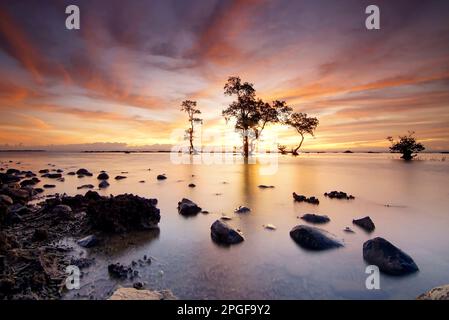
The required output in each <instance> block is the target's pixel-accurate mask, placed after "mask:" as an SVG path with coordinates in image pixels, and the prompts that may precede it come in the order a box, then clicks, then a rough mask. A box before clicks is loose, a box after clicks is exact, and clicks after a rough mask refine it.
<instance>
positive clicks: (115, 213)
mask: <svg viewBox="0 0 449 320" xmlns="http://www.w3.org/2000/svg"><path fill="white" fill-rule="evenodd" d="M88 193H89V192H88ZM88 193H86V196H85V197H88ZM95 194H96V196H98V198H96V199H94V200H95V201H90V202H89V204H88V207H87V216H88V217H89V220H90V222H91V224H92V226H93V227H94V228H96V229H99V230H103V231H107V232H116V233H118V232H127V231H134V230H146V229H151V228H154V227H156V226H157V224H158V223H159V220H160V219H161V216H160V211H159V209H158V208H156V204H157V200H156V199H145V198H141V197H139V196H134V195H132V194H122V195H118V196H115V197H100V196H99V195H98V193H96V192H95ZM89 196H93V194H91V195H89Z"/></svg>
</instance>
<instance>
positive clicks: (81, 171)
mask: <svg viewBox="0 0 449 320" xmlns="http://www.w3.org/2000/svg"><path fill="white" fill-rule="evenodd" d="M76 174H77V175H78V176H88V177H91V176H92V173H90V172H89V170H87V169H84V168H81V169H78V170H77V171H76Z"/></svg>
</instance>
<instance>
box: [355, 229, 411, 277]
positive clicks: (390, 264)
mask: <svg viewBox="0 0 449 320" xmlns="http://www.w3.org/2000/svg"><path fill="white" fill-rule="evenodd" d="M363 258H364V259H365V261H366V262H368V263H369V264H373V265H376V266H378V267H379V269H380V271H382V272H384V273H387V274H390V275H405V274H409V273H413V272H416V271H418V270H419V268H418V266H417V265H416V264H415V262H414V261H413V259H412V258H411V257H410V256H409V255H408V254H406V253H405V252H403V251H402V250H401V249H399V248H397V247H395V246H394V245H393V244H391V243H390V242H389V241H387V240H385V239H383V238H380V237H377V238H374V239H371V240H368V241H366V242H365V243H364V244H363Z"/></svg>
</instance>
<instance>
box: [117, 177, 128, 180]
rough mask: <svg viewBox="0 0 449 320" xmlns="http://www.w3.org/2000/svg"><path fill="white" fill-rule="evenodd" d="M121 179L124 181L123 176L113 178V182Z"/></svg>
mask: <svg viewBox="0 0 449 320" xmlns="http://www.w3.org/2000/svg"><path fill="white" fill-rule="evenodd" d="M123 179H126V177H125V176H116V177H115V180H123Z"/></svg>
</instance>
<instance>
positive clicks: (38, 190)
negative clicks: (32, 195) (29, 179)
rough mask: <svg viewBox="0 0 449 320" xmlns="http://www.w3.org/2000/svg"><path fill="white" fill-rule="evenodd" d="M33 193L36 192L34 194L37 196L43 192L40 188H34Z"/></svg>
mask: <svg viewBox="0 0 449 320" xmlns="http://www.w3.org/2000/svg"><path fill="white" fill-rule="evenodd" d="M34 191H35V192H36V194H39V193H42V192H44V189H42V188H34Z"/></svg>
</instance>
